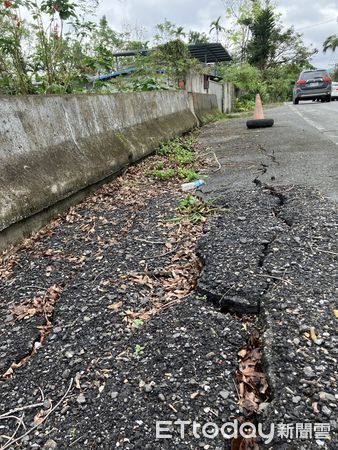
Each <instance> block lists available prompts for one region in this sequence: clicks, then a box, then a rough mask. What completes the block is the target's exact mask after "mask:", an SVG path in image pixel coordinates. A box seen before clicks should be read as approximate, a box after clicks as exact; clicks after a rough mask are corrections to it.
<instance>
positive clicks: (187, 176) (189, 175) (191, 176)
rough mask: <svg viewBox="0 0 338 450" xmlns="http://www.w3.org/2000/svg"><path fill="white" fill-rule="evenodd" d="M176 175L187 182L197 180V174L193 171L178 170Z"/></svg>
mask: <svg viewBox="0 0 338 450" xmlns="http://www.w3.org/2000/svg"><path fill="white" fill-rule="evenodd" d="M178 175H179V176H180V177H181V178H183V180H184V181H187V182H190V181H195V180H197V179H198V178H199V176H198V173H197V172H196V171H195V170H194V169H179V170H178Z"/></svg>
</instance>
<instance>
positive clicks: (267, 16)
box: [247, 5, 276, 71]
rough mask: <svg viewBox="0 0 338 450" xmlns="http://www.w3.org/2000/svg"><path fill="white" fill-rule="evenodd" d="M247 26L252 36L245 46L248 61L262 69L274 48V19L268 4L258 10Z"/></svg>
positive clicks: (264, 67)
mask: <svg viewBox="0 0 338 450" xmlns="http://www.w3.org/2000/svg"><path fill="white" fill-rule="evenodd" d="M249 28H250V31H251V34H252V37H251V40H250V41H249V43H248V46H247V53H248V61H249V63H250V64H253V65H254V66H256V67H258V68H259V69H260V70H262V71H263V70H264V69H266V67H267V64H268V61H269V59H270V58H271V57H272V56H273V53H274V49H275V42H274V32H275V28H276V20H275V15H274V12H273V10H272V8H271V6H270V5H268V6H267V7H266V8H263V9H261V10H260V11H259V12H258V14H257V15H256V17H254V19H253V20H252V22H251V24H250V25H249Z"/></svg>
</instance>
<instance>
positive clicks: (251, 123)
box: [246, 94, 274, 128]
mask: <svg viewBox="0 0 338 450" xmlns="http://www.w3.org/2000/svg"><path fill="white" fill-rule="evenodd" d="M273 124H274V120H273V119H265V118H264V111H263V104H262V99H261V96H260V94H257V95H256V102H255V113H254V118H253V120H248V121H247V122H246V126H247V127H248V128H267V127H272V126H273Z"/></svg>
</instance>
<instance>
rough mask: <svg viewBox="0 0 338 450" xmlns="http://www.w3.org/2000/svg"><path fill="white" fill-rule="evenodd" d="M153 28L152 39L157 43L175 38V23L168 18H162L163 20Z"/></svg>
mask: <svg viewBox="0 0 338 450" xmlns="http://www.w3.org/2000/svg"><path fill="white" fill-rule="evenodd" d="M155 29H156V34H155V36H154V41H155V42H156V43H157V44H165V43H166V42H169V41H172V40H174V39H175V38H176V30H177V28H176V25H175V24H174V23H173V22H170V20H168V19H164V22H162V23H159V24H157V25H156V27H155Z"/></svg>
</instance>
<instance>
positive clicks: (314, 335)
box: [310, 327, 317, 341]
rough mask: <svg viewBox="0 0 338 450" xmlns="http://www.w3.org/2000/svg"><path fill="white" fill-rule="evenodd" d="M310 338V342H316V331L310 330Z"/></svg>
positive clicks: (312, 328)
mask: <svg viewBox="0 0 338 450" xmlns="http://www.w3.org/2000/svg"><path fill="white" fill-rule="evenodd" d="M310 337H311V340H312V341H316V340H317V335H316V331H315V329H314V327H311V328H310Z"/></svg>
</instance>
